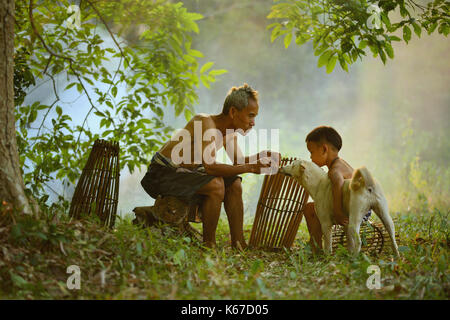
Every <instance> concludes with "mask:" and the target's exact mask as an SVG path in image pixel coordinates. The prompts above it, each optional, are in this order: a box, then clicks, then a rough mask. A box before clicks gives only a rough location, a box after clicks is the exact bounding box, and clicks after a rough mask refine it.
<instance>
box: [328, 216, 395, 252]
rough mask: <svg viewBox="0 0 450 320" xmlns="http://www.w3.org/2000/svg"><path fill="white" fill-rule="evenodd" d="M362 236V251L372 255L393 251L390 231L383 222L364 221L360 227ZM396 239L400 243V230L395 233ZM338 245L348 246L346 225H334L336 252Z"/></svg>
mask: <svg viewBox="0 0 450 320" xmlns="http://www.w3.org/2000/svg"><path fill="white" fill-rule="evenodd" d="M359 236H360V238H361V251H362V252H365V253H367V254H370V255H378V254H380V253H381V252H383V250H384V251H386V252H388V251H390V250H391V251H392V246H391V239H390V238H389V233H388V232H387V230H386V228H385V227H384V225H383V224H382V223H381V222H378V221H377V222H374V221H370V220H369V221H364V222H363V223H362V224H361V227H360V229H359ZM395 240H396V242H397V244H398V243H399V237H398V232H396V233H395ZM338 245H342V246H343V247H345V248H346V247H347V236H346V234H345V231H344V227H343V226H341V225H334V226H333V252H336V249H337V248H338Z"/></svg>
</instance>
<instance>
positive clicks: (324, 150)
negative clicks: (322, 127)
mask: <svg viewBox="0 0 450 320" xmlns="http://www.w3.org/2000/svg"><path fill="white" fill-rule="evenodd" d="M329 148H330V147H329V146H328V145H327V144H326V143H324V144H322V151H323V153H327V152H328V150H329Z"/></svg>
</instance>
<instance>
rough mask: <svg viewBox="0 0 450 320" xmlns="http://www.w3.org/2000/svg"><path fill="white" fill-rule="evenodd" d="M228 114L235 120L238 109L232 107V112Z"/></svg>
mask: <svg viewBox="0 0 450 320" xmlns="http://www.w3.org/2000/svg"><path fill="white" fill-rule="evenodd" d="M228 114H229V115H230V117H231V119H234V115H235V114H236V108H235V107H233V106H231V107H230V110H229V111H228Z"/></svg>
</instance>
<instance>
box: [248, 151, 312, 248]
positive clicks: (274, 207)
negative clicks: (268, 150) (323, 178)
mask: <svg viewBox="0 0 450 320" xmlns="http://www.w3.org/2000/svg"><path fill="white" fill-rule="evenodd" d="M295 160H296V158H289V159H288V158H283V159H281V164H280V166H286V165H289V164H290V163H291V162H292V161H295ZM307 200H308V193H307V192H306V190H305V189H304V188H303V187H302V186H301V185H300V184H299V183H298V182H297V181H296V180H295V179H294V178H292V177H289V176H286V175H284V174H275V175H270V176H269V175H267V176H265V177H264V181H263V184H262V187H261V193H260V196H259V201H258V205H257V209H256V213H255V220H254V223H253V227H252V231H251V235H250V241H249V244H250V246H251V247H255V248H262V249H269V250H278V249H281V248H282V247H285V248H290V247H291V246H292V244H293V243H294V239H295V236H296V234H297V231H298V227H299V225H300V222H301V221H302V217H303V210H304V208H305V204H306V202H307Z"/></svg>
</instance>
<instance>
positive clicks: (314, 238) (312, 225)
mask: <svg viewBox="0 0 450 320" xmlns="http://www.w3.org/2000/svg"><path fill="white" fill-rule="evenodd" d="M303 214H304V216H305V219H306V225H307V226H308V231H309V242H310V244H311V247H312V249H313V252H317V251H318V250H317V249H318V248H319V249H322V228H321V226H320V221H319V218H317V215H316V211H315V210H314V202H308V203H307V204H306V206H305V211H304V213H303Z"/></svg>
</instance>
